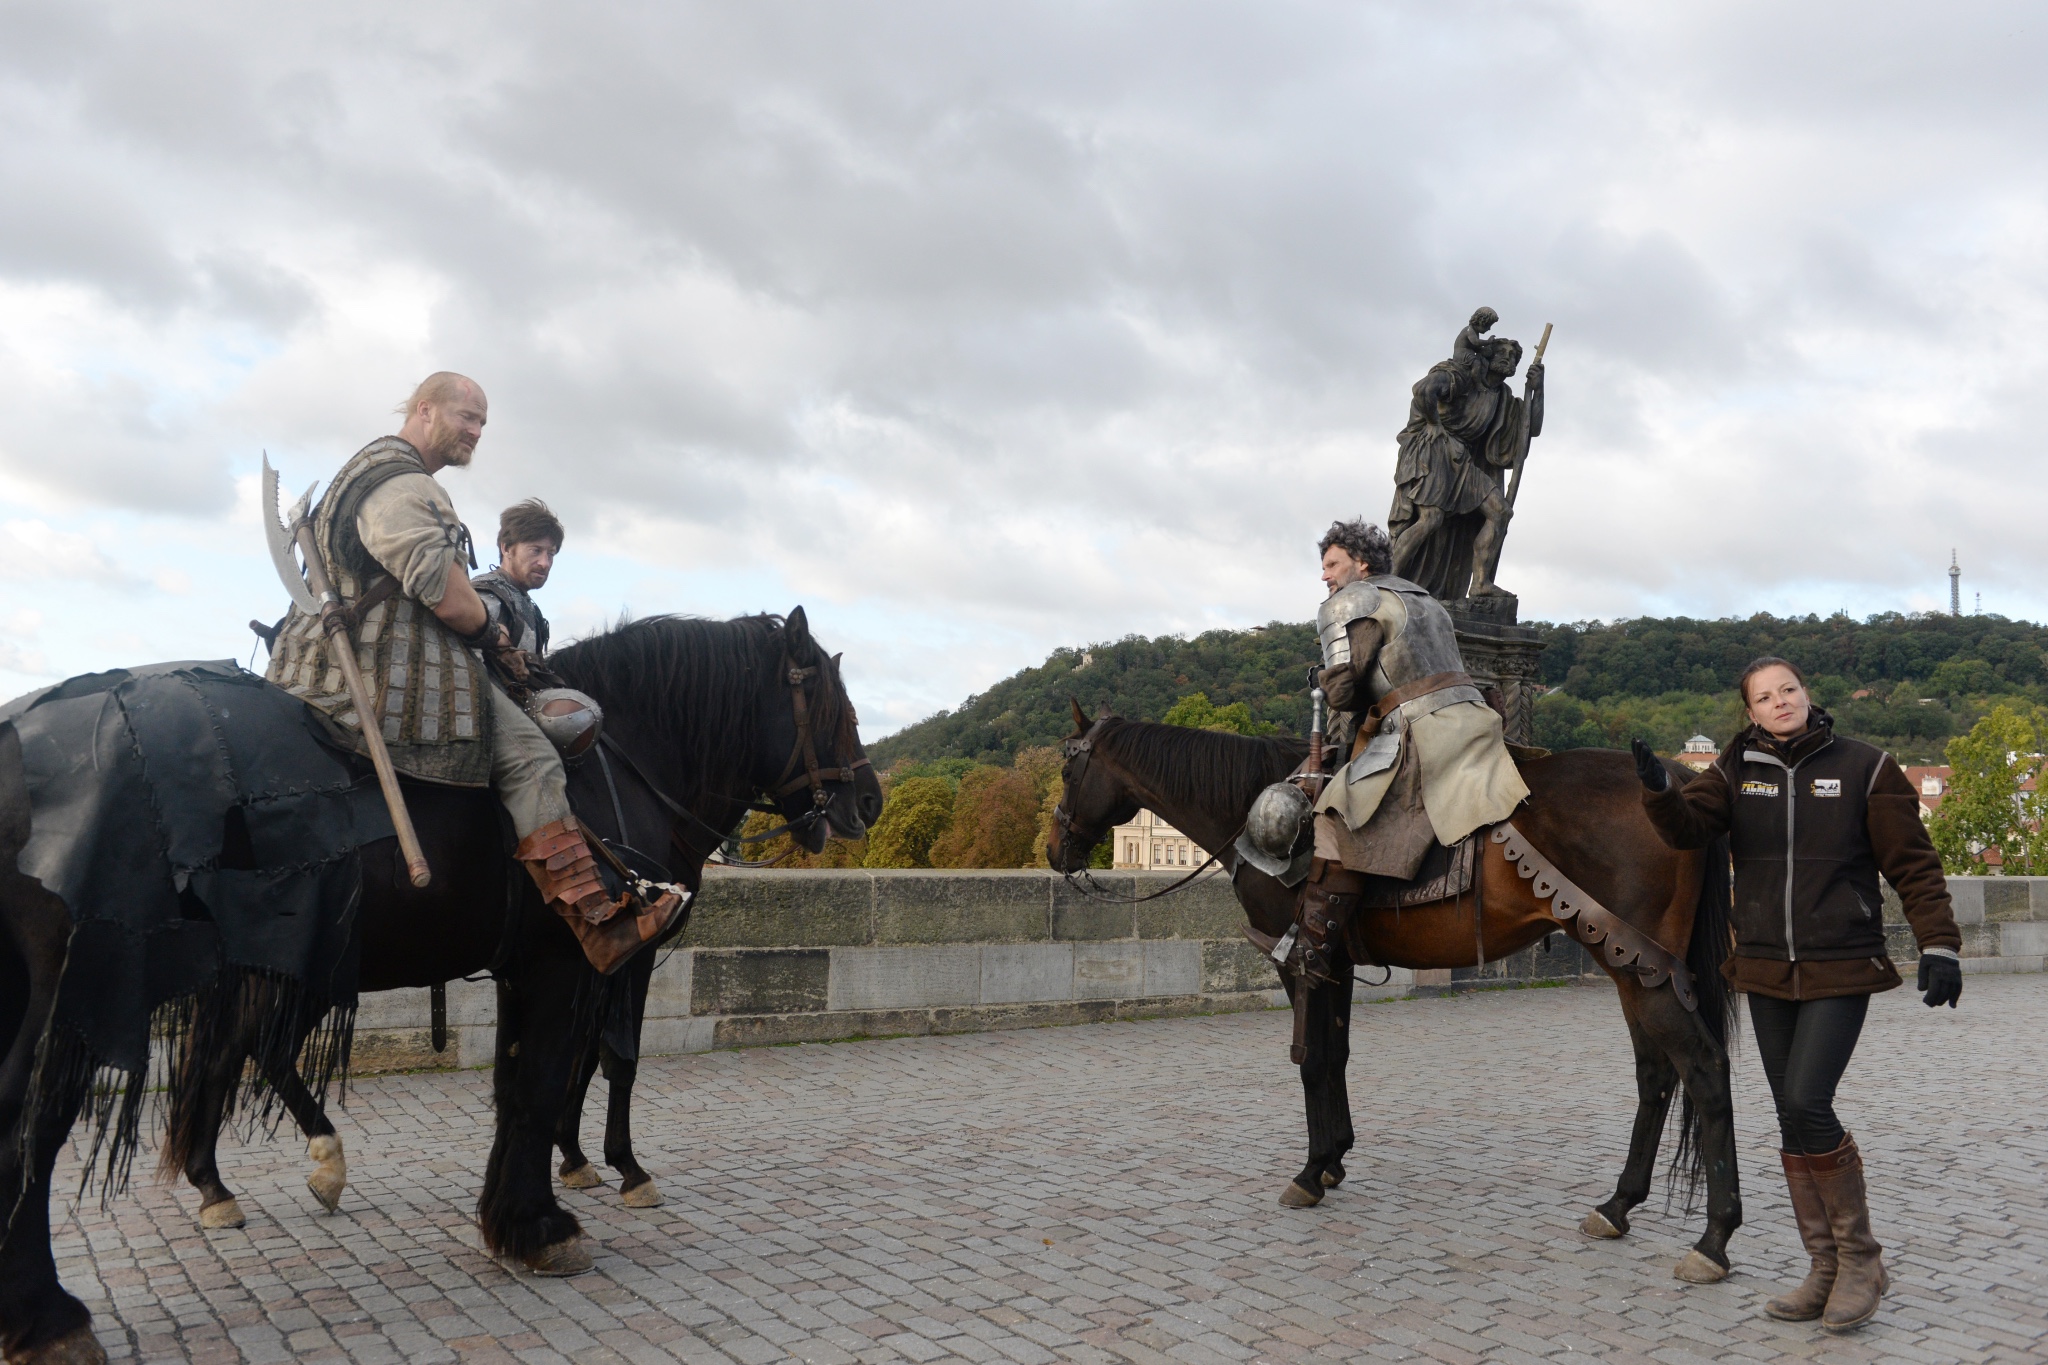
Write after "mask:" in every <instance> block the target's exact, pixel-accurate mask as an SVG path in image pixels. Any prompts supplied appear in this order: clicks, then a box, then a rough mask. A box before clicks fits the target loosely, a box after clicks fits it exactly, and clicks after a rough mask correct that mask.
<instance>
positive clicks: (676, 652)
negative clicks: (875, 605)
mask: <svg viewBox="0 0 2048 1365" xmlns="http://www.w3.org/2000/svg"><path fill="white" fill-rule="evenodd" d="M783 630H784V626H783V621H782V618H781V617H780V616H767V615H762V616H739V617H735V618H734V619H732V620H730V621H707V620H704V619H703V618H702V617H696V616H648V617H643V618H641V619H640V620H637V621H622V622H620V623H619V624H617V625H615V626H613V627H611V628H610V629H609V630H605V631H602V632H600V633H599V634H596V635H592V636H588V637H586V638H584V639H581V640H578V641H577V642H576V643H574V644H571V645H566V646H564V647H563V648H561V649H559V650H556V651H555V652H553V653H551V654H549V655H548V666H549V667H550V668H552V669H554V670H555V671H556V672H557V673H559V674H561V675H562V678H563V680H564V681H566V682H567V683H569V685H570V686H572V687H576V688H580V689H582V690H583V691H585V692H588V693H589V694H590V695H591V696H593V697H595V698H597V700H598V702H599V704H600V705H602V706H603V707H604V709H605V712H606V714H607V715H608V716H611V717H616V718H617V719H619V720H620V721H622V722H625V723H627V725H628V726H629V727H630V729H631V730H632V732H633V734H634V735H635V736H636V737H637V738H640V739H642V740H643V741H645V742H646V743H647V744H648V745H650V746H651V747H653V748H655V749H657V750H658V751H659V752H660V754H661V757H662V759H663V762H662V764H661V766H662V767H663V768H665V769H670V768H672V769H673V770H672V771H670V772H668V773H667V774H666V775H667V776H669V777H670V778H672V779H675V780H677V781H678V784H679V785H680V786H681V787H682V790H681V791H678V792H676V793H675V795H676V796H677V797H678V798H679V799H682V800H688V799H689V798H690V797H692V796H695V795H697V794H698V793H700V792H703V791H706V790H709V791H715V792H720V793H733V792H737V791H740V790H741V789H743V788H744V787H745V786H746V785H747V762H748V760H749V758H750V757H751V756H752V755H751V754H750V753H749V750H748V742H749V740H750V739H751V738H752V736H753V733H754V719H753V710H754V706H755V704H756V702H757V701H758V700H759V698H760V695H761V690H762V689H763V688H764V687H782V686H785V684H784V683H783V681H782V679H781V678H780V677H779V676H776V674H777V669H778V667H779V665H780V663H781V659H782V645H783ZM817 660H818V662H819V664H820V665H821V667H822V672H821V674H820V676H819V679H818V686H817V689H816V692H815V694H814V696H813V701H812V719H813V723H814V725H815V727H816V729H815V733H816V734H817V736H818V738H819V741H820V744H819V748H820V750H821V752H820V753H819V760H820V761H821V762H828V761H829V759H828V758H827V756H826V753H825V752H823V751H824V750H826V749H827V748H828V747H830V746H844V745H845V744H846V743H847V741H848V737H849V736H851V735H853V734H854V733H855V731H854V726H855V720H854V715H853V706H852V704H851V703H849V702H848V701H847V699H846V692H845V689H844V688H842V687H841V686H840V684H839V670H838V668H837V666H836V665H835V664H834V662H833V661H832V660H829V659H826V658H825V657H824V653H823V651H822V650H819V651H818V654H817ZM841 751H842V752H844V753H846V754H847V755H848V757H849V758H850V756H851V754H850V750H847V749H844V748H842V750H841Z"/></svg>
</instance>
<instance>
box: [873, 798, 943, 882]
mask: <svg viewBox="0 0 2048 1365" xmlns="http://www.w3.org/2000/svg"><path fill="white" fill-rule="evenodd" d="M952 823H953V784H952V783H950V782H948V781H946V779H945V778H943V777H904V778H898V777H893V776H892V778H891V780H890V783H889V792H888V797H887V799H886V800H885V801H883V803H882V813H881V815H880V816H878V817H877V818H876V820H875V823H874V825H873V827H872V828H870V829H869V830H868V852H867V862H866V866H868V867H930V866H931V865H932V858H931V853H932V845H933V844H935V843H937V842H938V841H939V839H940V838H941V837H942V836H943V835H944V834H945V833H946V830H947V829H948V828H949V827H950V826H951V825H952Z"/></svg>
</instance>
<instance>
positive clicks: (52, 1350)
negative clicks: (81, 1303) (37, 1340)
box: [7, 1323, 107, 1365]
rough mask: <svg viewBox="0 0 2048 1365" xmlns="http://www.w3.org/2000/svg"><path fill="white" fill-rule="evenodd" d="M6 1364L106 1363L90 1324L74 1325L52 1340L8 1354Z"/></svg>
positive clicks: (80, 1364)
mask: <svg viewBox="0 0 2048 1365" xmlns="http://www.w3.org/2000/svg"><path fill="white" fill-rule="evenodd" d="M7 1361H8V1365H15V1362H17V1361H19V1362H21V1365H107V1352H106V1348H105V1347H103V1346H101V1345H100V1339H99V1338H98V1337H96V1336H94V1335H93V1334H92V1325H91V1324H90V1323H87V1324H85V1325H83V1326H79V1327H74V1328H72V1329H71V1330H70V1331H68V1332H66V1333H65V1334H64V1335H63V1336H61V1337H58V1338H57V1339H56V1340H54V1341H46V1342H44V1343H43V1344H42V1345H40V1346H32V1347H30V1348H29V1349H28V1350H26V1351H22V1352H19V1353H15V1354H10V1355H9V1356H8V1357H7Z"/></svg>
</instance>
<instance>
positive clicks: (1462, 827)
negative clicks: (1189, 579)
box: [1299, 519, 1529, 976]
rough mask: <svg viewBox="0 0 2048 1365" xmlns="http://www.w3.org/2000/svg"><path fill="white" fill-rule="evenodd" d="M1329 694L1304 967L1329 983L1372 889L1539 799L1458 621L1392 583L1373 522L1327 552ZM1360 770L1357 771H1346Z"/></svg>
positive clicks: (1330, 535)
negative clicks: (1472, 670)
mask: <svg viewBox="0 0 2048 1365" xmlns="http://www.w3.org/2000/svg"><path fill="white" fill-rule="evenodd" d="M1320 548H1321V550H1322V556H1323V582H1324V584H1325V585H1326V586H1327V587H1328V589H1329V596H1328V598H1326V599H1325V600H1324V602H1323V605H1322V608H1321V609H1320V610H1319V611H1318V612H1317V613H1316V631H1317V635H1318V637H1319V639H1320V641H1321V644H1322V654H1323V666H1322V673H1321V686H1322V689H1323V694H1324V696H1325V697H1326V698H1327V700H1328V701H1329V704H1330V708H1331V711H1332V713H1333V716H1335V717H1336V720H1335V723H1334V724H1333V725H1332V726H1331V730H1332V733H1333V736H1334V737H1335V738H1336V739H1337V741H1338V746H1339V747H1338V755H1339V762H1340V764H1341V766H1339V767H1338V768H1337V770H1336V772H1335V773H1334V775H1333V776H1332V777H1331V779H1330V782H1329V785H1328V786H1327V787H1326V788H1324V790H1323V793H1322V795H1321V797H1320V798H1319V799H1318V800H1317V801H1316V804H1315V811H1316V820H1315V857H1314V861H1313V862H1312V863H1311V864H1310V871H1309V878H1308V883H1307V885H1306V886H1305V887H1304V888H1303V893H1302V894H1303V901H1302V906H1301V914H1300V917H1299V923H1300V926H1301V930H1302V932H1303V934H1304V936H1305V937H1306V939H1307V943H1306V945H1305V947H1304V953H1303V960H1304V966H1305V967H1306V968H1307V970H1308V972H1309V974H1310V975H1312V976H1319V975H1323V974H1325V972H1326V970H1327V945H1328V943H1329V940H1330V936H1331V934H1332V932H1333V931H1334V930H1336V929H1338V928H1339V927H1340V926H1341V923H1342V919H1343V917H1344V914H1345V913H1346V911H1347V910H1348V909H1349V908H1350V907H1348V906H1346V905H1345V903H1344V898H1345V897H1347V896H1354V897H1355V895H1356V893H1357V892H1358V891H1359V890H1360V889H1361V888H1362V886H1363V882H1362V880H1361V879H1362V878H1363V877H1366V876H1379V877H1392V878H1396V879H1398V880H1402V881H1406V880H1408V879H1410V878H1412V877H1414V876H1415V875H1416V873H1417V871H1418V870H1419V869H1420V868H1421V866H1422V860H1423V858H1424V856H1425V855H1427V854H1428V852H1429V851H1430V849H1431V848H1432V847H1434V846H1436V845H1438V844H1444V845H1453V844H1456V843H1457V842H1458V841H1459V840H1461V839H1463V838H1465V836H1467V835H1468V834H1470V833H1472V831H1473V830H1476V829H1479V828H1480V827H1482V826H1485V825H1491V824H1494V823H1496V822H1498V821H1501V820H1505V819H1507V818H1508V816H1509V815H1510V814H1512V813H1513V812H1514V809H1515V807H1516V806H1518V805H1520V804H1521V802H1522V800H1523V799H1524V798H1525V797H1527V796H1528V794H1529V788H1528V787H1527V786H1526V785H1524V783H1523V782H1522V777H1521V774H1520V773H1518V772H1517V771H1516V770H1515V765H1514V761H1513V760H1512V759H1511V758H1510V757H1509V756H1508V751H1507V746H1506V744H1505V743H1504V742H1503V739H1502V733H1501V717H1500V713H1499V712H1497V711H1495V710H1494V709H1493V708H1492V707H1491V706H1489V705H1488V704H1487V702H1486V698H1485V697H1484V695H1483V694H1482V693H1481V692H1480V690H1479V688H1478V686H1477V684H1475V683H1474V682H1473V680H1472V679H1471V678H1470V677H1469V676H1467V674H1466V673H1465V664H1464V660H1463V658H1462V657H1461V656H1460V655H1459V653H1458V638H1457V634H1456V632H1455V630H1454V628H1453V627H1452V624H1451V617H1450V613H1449V612H1447V611H1445V610H1444V608H1443V604H1442V603H1441V602H1438V601H1437V600H1436V598H1434V597H1432V596H1431V595H1430V594H1429V593H1428V592H1426V591H1424V590H1423V589H1422V588H1420V587H1418V586H1417V585H1415V584H1413V583H1410V582H1409V581H1408V580H1407V579H1405V578H1396V577H1394V575H1393V573H1392V569H1393V550H1392V547H1391V546H1390V544H1389V543H1388V540H1387V534H1386V532H1384V531H1382V530H1381V529H1380V528H1379V527H1377V526H1375V525H1373V524H1371V523H1370V522H1367V521H1364V520H1362V519H1353V520H1351V521H1340V522H1337V523H1335V524H1333V525H1332V526H1331V527H1330V529H1329V531H1328V532H1327V533H1325V535H1324V536H1323V538H1322V541H1321V546H1320ZM1347 758H1348V761H1345V760H1346V759H1347Z"/></svg>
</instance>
